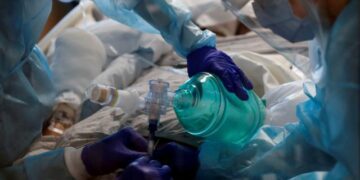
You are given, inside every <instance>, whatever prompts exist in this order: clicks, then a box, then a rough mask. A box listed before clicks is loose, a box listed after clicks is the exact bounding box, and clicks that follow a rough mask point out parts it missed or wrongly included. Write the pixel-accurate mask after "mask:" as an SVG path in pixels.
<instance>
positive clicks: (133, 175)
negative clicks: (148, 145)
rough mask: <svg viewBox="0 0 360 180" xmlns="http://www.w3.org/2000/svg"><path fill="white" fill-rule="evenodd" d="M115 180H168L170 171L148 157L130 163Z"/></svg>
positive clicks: (165, 166)
mask: <svg viewBox="0 0 360 180" xmlns="http://www.w3.org/2000/svg"><path fill="white" fill-rule="evenodd" d="M116 179H117V180H130V179H133V180H170V179H171V170H170V168H169V166H167V165H161V164H160V162H158V161H156V160H150V159H149V157H141V158H139V159H137V160H136V161H134V162H132V163H131V164H130V165H129V166H128V167H126V169H125V170H124V172H123V173H122V174H121V175H119V176H118V177H117V178H116Z"/></svg>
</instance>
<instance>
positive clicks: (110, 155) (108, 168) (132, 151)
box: [81, 128, 147, 176]
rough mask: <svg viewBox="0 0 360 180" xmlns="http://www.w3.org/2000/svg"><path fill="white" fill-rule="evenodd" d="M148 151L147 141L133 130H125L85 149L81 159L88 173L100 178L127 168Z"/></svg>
mask: <svg viewBox="0 0 360 180" xmlns="http://www.w3.org/2000/svg"><path fill="white" fill-rule="evenodd" d="M146 151H147V142H146V140H145V139H144V138H143V137H142V136H141V135H140V134H138V133H136V132H135V131H134V130H133V129H132V128H125V129H122V130H120V131H119V132H117V133H115V134H113V135H111V136H109V137H106V138H104V139H102V140H101V141H99V142H97V143H95V144H92V145H89V146H86V147H84V149H83V151H82V152H81V159H82V161H83V163H84V165H85V168H86V171H87V172H88V173H89V174H90V175H92V176H98V175H103V174H108V173H111V172H113V171H115V170H116V169H119V168H125V167H126V166H127V165H128V164H129V163H131V162H132V161H134V160H135V159H138V158H139V157H142V156H145V155H146Z"/></svg>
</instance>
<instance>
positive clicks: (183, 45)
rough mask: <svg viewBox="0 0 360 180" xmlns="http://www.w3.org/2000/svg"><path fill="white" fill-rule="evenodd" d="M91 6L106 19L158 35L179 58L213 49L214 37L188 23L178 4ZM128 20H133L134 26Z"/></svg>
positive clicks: (130, 1)
mask: <svg viewBox="0 0 360 180" xmlns="http://www.w3.org/2000/svg"><path fill="white" fill-rule="evenodd" d="M94 2H95V3H96V5H97V7H99V9H100V10H101V11H102V12H103V13H104V14H105V15H107V16H109V17H111V18H113V19H115V20H117V21H119V22H121V23H124V24H126V25H129V26H130V27H134V28H137V29H139V30H142V31H146V32H156V31H158V32H160V34H161V35H162V37H163V38H164V39H165V40H166V42H168V43H169V44H171V45H172V46H173V48H174V49H175V51H176V52H177V53H178V54H179V55H180V56H182V57H186V56H187V55H188V54H189V53H190V52H192V51H193V50H195V49H198V48H201V47H204V46H209V47H215V43H216V37H215V34H214V33H212V32H211V31H208V30H205V31H202V30H201V29H200V28H199V27H198V26H196V25H195V24H194V23H193V22H192V21H191V13H190V11H189V10H188V9H186V8H185V7H184V6H183V5H182V4H180V3H179V2H178V1H177V0H172V1H164V0H113V1H110V0H94ZM124 17H126V18H124ZM129 19H133V21H132V22H134V23H131V21H129ZM141 22H143V23H141ZM145 22H147V23H145ZM144 29H145V30H144ZM149 29H150V30H149Z"/></svg>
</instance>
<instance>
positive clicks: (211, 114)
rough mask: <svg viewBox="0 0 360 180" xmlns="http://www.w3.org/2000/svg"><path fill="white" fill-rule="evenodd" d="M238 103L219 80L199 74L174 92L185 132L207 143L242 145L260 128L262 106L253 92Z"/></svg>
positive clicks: (175, 107)
mask: <svg viewBox="0 0 360 180" xmlns="http://www.w3.org/2000/svg"><path fill="white" fill-rule="evenodd" d="M247 93H248V94H249V99H248V100H247V101H242V100H240V99H239V98H238V97H237V96H236V95H235V94H234V93H231V92H229V91H227V90H226V88H225V87H224V85H223V84H222V83H221V81H220V79H219V78H218V77H216V76H215V75H212V74H209V73H199V74H197V75H195V76H193V77H192V78H191V79H190V80H188V81H187V82H185V83H184V84H183V85H181V86H180V87H179V89H178V90H176V92H175V96H174V98H173V107H174V110H175V113H176V115H177V117H178V119H179V121H180V123H181V124H182V125H183V127H184V128H185V130H186V131H187V132H189V133H190V134H192V135H195V136H200V137H203V138H205V139H207V140H214V141H221V142H227V143H235V144H245V143H246V142H247V141H248V140H249V139H250V138H251V137H252V136H253V135H254V134H255V133H256V132H257V130H258V129H259V127H260V126H261V125H262V124H263V121H264V118H265V106H264V104H263V102H262V101H261V100H260V99H259V97H257V95H256V94H255V93H254V92H253V91H247Z"/></svg>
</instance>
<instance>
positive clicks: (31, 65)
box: [0, 46, 55, 167]
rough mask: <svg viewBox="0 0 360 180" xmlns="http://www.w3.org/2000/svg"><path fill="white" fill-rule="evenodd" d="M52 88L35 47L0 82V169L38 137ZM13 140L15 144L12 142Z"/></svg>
mask: <svg viewBox="0 0 360 180" xmlns="http://www.w3.org/2000/svg"><path fill="white" fill-rule="evenodd" d="M54 92H55V91H54V86H53V82H52V79H51V74H50V71H49V67H48V65H47V63H46V59H45V56H44V55H43V54H42V53H41V51H40V50H39V49H38V47H37V46H35V47H34V49H33V51H32V52H31V53H30V54H29V56H28V57H27V58H26V59H25V60H24V61H22V62H21V63H20V64H19V65H18V66H17V67H15V69H13V70H12V71H11V73H10V74H8V76H7V78H4V79H1V82H0V103H1V105H0V125H1V126H0V127H1V131H0V139H1V142H2V143H1V144H0V167H2V166H4V165H9V164H10V163H11V162H13V161H14V160H15V159H17V158H19V155H21V154H22V153H24V151H25V150H26V149H27V148H28V147H29V146H30V145H31V143H32V142H33V141H34V140H35V139H36V138H37V137H39V136H40V133H41V127H42V124H43V121H44V120H45V119H46V118H47V117H48V115H49V114H50V112H51V106H52V104H53V100H54V98H55V93H54ZM13 139H16V141H13Z"/></svg>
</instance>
